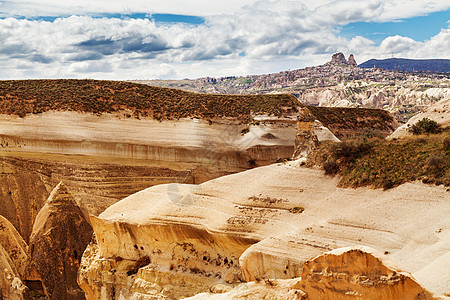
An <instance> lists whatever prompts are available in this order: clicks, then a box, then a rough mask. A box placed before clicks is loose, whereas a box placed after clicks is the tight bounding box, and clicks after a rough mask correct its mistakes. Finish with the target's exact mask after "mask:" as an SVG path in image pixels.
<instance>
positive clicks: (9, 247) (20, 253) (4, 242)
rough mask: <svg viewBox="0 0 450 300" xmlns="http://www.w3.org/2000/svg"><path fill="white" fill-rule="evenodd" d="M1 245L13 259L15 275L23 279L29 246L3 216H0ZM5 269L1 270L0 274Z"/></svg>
mask: <svg viewBox="0 0 450 300" xmlns="http://www.w3.org/2000/svg"><path fill="white" fill-rule="evenodd" d="M0 245H1V246H2V247H3V249H4V250H5V252H6V254H7V256H8V257H9V258H10V259H11V262H12V264H13V266H14V273H15V274H18V275H19V276H20V277H22V276H23V275H24V273H25V268H26V265H27V258H28V256H27V251H28V246H27V244H26V243H25V241H24V240H23V239H22V237H21V236H20V234H19V233H18V232H17V230H16V229H15V228H14V226H13V225H12V224H11V223H10V222H9V221H8V220H7V219H6V218H5V217H3V216H0ZM2 270H3V269H0V272H1V271H2Z"/></svg>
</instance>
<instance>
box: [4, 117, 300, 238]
mask: <svg viewBox="0 0 450 300" xmlns="http://www.w3.org/2000/svg"><path fill="white" fill-rule="evenodd" d="M295 124H296V120H295V117H292V118H287V117H286V118H278V117H270V116H266V115H261V116H255V121H254V123H253V124H243V123H242V122H241V120H229V119H224V120H221V121H220V122H215V123H213V124H209V122H208V120H202V119H182V120H178V121H162V122H159V121H156V120H153V119H149V118H147V119H140V120H137V119H131V118H121V119H119V118H118V117H116V116H114V115H106V114H105V115H102V116H95V115H90V114H83V113H78V112H62V111H59V112H58V111H52V112H46V113H42V114H39V115H30V116H26V117H25V118H23V119H22V118H19V117H18V116H10V115H0V214H1V215H3V216H4V217H6V218H7V219H8V220H9V221H10V222H11V223H12V224H13V225H14V226H15V227H16V228H17V230H18V231H19V233H20V234H21V235H22V237H23V238H24V240H25V241H26V242H27V243H28V242H29V237H30V234H31V231H32V227H33V222H34V219H35V218H36V215H37V214H38V212H39V210H40V209H41V208H42V206H43V205H44V204H45V202H46V199H47V198H48V195H49V194H50V192H51V190H52V189H53V187H55V186H56V185H57V184H58V182H59V181H61V180H63V181H64V182H65V183H66V184H67V186H68V188H69V189H70V191H71V193H72V195H73V196H74V198H75V199H76V200H77V201H79V202H80V203H83V204H84V206H86V208H87V209H88V210H89V213H91V214H93V215H98V214H100V213H101V212H102V211H104V210H105V209H106V208H107V207H109V206H111V205H112V204H114V203H115V202H117V201H119V200H120V199H123V198H125V197H127V196H128V195H131V194H133V193H136V192H138V191H140V190H142V189H145V188H147V187H149V186H152V185H156V184H163V183H171V182H172V183H176V182H178V183H201V182H204V181H207V180H210V179H213V178H217V177H219V176H223V175H228V174H230V173H235V172H239V171H242V170H246V169H248V168H250V167H254V166H255V165H257V166H261V165H267V164H270V163H273V162H275V161H277V160H278V159H280V158H288V157H291V156H292V153H293V150H294V149H293V140H294V138H295V133H296V126H295ZM246 130H248V132H246ZM149 132H151V133H152V134H151V135H149V134H148V133H149ZM243 132H244V133H245V132H246V133H245V134H244V133H243ZM268 137H269V138H268Z"/></svg>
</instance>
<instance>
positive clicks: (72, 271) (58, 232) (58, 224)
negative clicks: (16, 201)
mask: <svg viewBox="0 0 450 300" xmlns="http://www.w3.org/2000/svg"><path fill="white" fill-rule="evenodd" d="M91 237H92V227H91V225H90V224H89V222H88V221H87V220H86V216H85V214H83V211H82V209H81V208H80V206H79V205H78V204H77V203H76V201H75V200H74V198H73V196H72V195H71V194H70V192H69V191H68V190H67V188H66V187H65V185H64V184H63V183H62V182H60V183H59V184H58V185H57V186H56V187H55V189H54V190H53V191H52V193H51V194H50V196H49V198H48V200H47V203H46V204H45V205H44V206H43V207H42V209H41V210H40V211H39V214H38V216H37V217H36V220H35V222H34V225H33V232H32V234H31V238H30V246H29V249H30V251H29V252H30V254H29V257H30V262H29V265H28V267H27V274H26V275H25V282H26V283H27V284H28V285H29V287H30V290H31V292H33V291H34V292H42V293H43V294H45V295H46V297H48V298H50V299H84V293H83V292H82V290H81V289H80V288H79V287H78V285H77V283H76V276H77V271H78V268H79V265H80V261H81V255H82V253H83V251H84V249H85V248H86V246H87V244H88V243H89V241H90V240H91ZM39 281H41V282H42V286H41V287H40V286H39Z"/></svg>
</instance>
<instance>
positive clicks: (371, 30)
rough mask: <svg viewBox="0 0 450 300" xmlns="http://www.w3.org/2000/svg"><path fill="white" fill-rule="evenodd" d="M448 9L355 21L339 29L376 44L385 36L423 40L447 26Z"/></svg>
mask: <svg viewBox="0 0 450 300" xmlns="http://www.w3.org/2000/svg"><path fill="white" fill-rule="evenodd" d="M449 18H450V10H444V11H438V12H434V13H430V14H428V15H426V16H418V17H412V18H406V19H400V20H396V21H390V22H355V23H350V24H347V25H345V26H343V27H342V28H341V29H340V31H341V33H342V34H343V35H344V36H345V37H348V38H352V37H354V36H357V35H360V36H363V37H365V38H368V39H371V40H372V41H374V42H376V43H377V44H379V43H381V42H382V41H383V40H384V39H385V38H387V37H389V36H394V35H400V36H405V37H409V38H412V39H414V40H416V41H420V42H423V41H425V40H428V39H430V38H431V37H432V36H435V35H436V34H438V33H439V32H440V31H441V29H442V28H446V27H448V20H449Z"/></svg>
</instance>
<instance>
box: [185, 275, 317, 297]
mask: <svg viewBox="0 0 450 300" xmlns="http://www.w3.org/2000/svg"><path fill="white" fill-rule="evenodd" d="M299 281H300V279H291V280H280V279H274V280H265V281H260V282H249V283H243V284H240V285H239V286H237V287H236V288H234V289H232V290H231V291H229V292H226V293H222V294H221V293H213V292H212V293H201V294H198V295H196V296H194V297H190V298H186V300H187V299H189V300H213V299H222V300H225V299H246V300H259V299H286V300H302V299H311V298H308V296H307V295H306V293H305V292H303V291H302V290H300V289H299Z"/></svg>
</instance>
